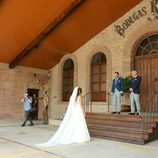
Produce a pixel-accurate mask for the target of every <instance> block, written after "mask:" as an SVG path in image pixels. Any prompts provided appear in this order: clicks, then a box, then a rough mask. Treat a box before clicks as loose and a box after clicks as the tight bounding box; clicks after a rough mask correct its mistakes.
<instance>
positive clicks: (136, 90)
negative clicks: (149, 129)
mask: <svg viewBox="0 0 158 158" xmlns="http://www.w3.org/2000/svg"><path fill="white" fill-rule="evenodd" d="M131 76H132V77H133V79H132V81H131V86H130V89H129V91H130V92H131V94H130V103H131V112H130V113H129V114H130V115H135V104H134V103H136V110H137V113H136V115H139V114H140V84H141V77H140V76H138V73H137V71H135V70H133V71H131Z"/></svg>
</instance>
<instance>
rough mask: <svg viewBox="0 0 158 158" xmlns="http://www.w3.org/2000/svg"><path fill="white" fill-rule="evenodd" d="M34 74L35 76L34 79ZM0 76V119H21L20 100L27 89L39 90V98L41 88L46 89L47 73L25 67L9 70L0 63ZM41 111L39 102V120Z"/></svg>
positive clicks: (22, 115) (41, 103)
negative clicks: (38, 81)
mask: <svg viewBox="0 0 158 158" xmlns="http://www.w3.org/2000/svg"><path fill="white" fill-rule="evenodd" d="M34 73H36V75H37V76H36V79H35V78H34ZM0 74H1V75H0V119H23V117H24V111H23V104H22V103H21V99H22V97H23V96H24V93H25V92H27V89H28V88H34V89H39V96H42V95H43V88H42V87H43V86H45V87H46V88H47V87H48V77H47V71H45V70H40V69H31V68H27V67H17V68H15V69H9V68H8V64H4V63H0ZM37 79H39V80H40V81H41V83H42V84H41V85H39V84H37V82H36V80H37ZM48 90H49V89H48ZM49 92H50V90H49ZM42 109H43V102H42V100H40V101H39V113H38V115H39V118H40V119H41V118H42V117H43V116H42Z"/></svg>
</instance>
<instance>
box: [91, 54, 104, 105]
mask: <svg viewBox="0 0 158 158" xmlns="http://www.w3.org/2000/svg"><path fill="white" fill-rule="evenodd" d="M91 70H92V72H91V95H92V101H97V102H104V101H106V56H105V55H104V54H103V53H101V52H99V53H97V54H96V55H95V56H94V57H93V59H92V63H91Z"/></svg>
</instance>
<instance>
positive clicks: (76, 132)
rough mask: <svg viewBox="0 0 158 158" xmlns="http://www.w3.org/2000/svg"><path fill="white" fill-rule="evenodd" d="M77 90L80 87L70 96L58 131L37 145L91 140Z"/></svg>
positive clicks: (44, 145) (45, 145) (55, 144)
mask: <svg viewBox="0 0 158 158" xmlns="http://www.w3.org/2000/svg"><path fill="white" fill-rule="evenodd" d="M77 92H78V87H76V88H75V89H74V91H73V93H72V95H71V97H70V102H69V105H68V109H67V111H66V114H65V117H64V119H63V121H62V123H61V125H60V127H59V128H58V130H57V132H56V133H55V134H54V135H53V137H52V138H51V139H50V140H49V141H48V142H46V143H43V144H36V146H39V147H50V146H58V145H66V144H72V143H83V142H88V141H90V136H89V132H88V129H87V125H86V121H85V118H84V114H83V111H82V109H81V105H80V103H79V101H78V100H76V98H77V97H76V96H77Z"/></svg>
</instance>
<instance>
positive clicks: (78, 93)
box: [76, 87, 82, 98]
mask: <svg viewBox="0 0 158 158" xmlns="http://www.w3.org/2000/svg"><path fill="white" fill-rule="evenodd" d="M80 94H82V89H81V88H80V87H79V88H78V91H77V96H76V98H77V97H78V96H79V95H80Z"/></svg>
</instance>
